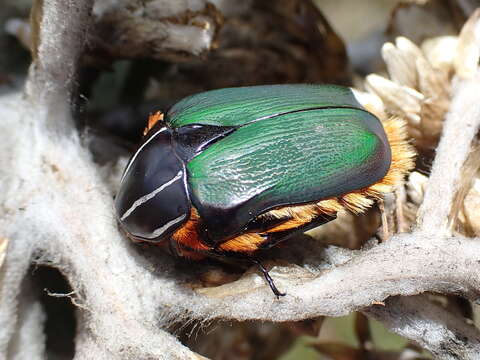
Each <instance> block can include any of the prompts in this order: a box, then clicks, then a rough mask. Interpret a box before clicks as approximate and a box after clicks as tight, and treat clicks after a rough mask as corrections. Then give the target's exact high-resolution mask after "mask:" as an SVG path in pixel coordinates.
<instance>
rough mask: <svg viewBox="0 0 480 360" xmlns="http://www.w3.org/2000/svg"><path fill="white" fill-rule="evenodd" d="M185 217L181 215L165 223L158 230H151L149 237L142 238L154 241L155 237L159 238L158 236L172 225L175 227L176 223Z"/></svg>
mask: <svg viewBox="0 0 480 360" xmlns="http://www.w3.org/2000/svg"><path fill="white" fill-rule="evenodd" d="M186 216H187V214H183V215H180V216H179V217H177V218H175V219H173V220H170V221H169V222H167V223H166V224H165V225H163V226H160V227H159V228H158V229H155V230H153V232H152V235H150V236H144V237H145V238H147V239H154V238H156V237H159V236H160V235H162V234H163V233H164V232H165V231H166V230H168V229H169V228H170V227H171V226H172V225H175V224H176V223H178V222H180V221H182V220H183V219H185V217H186Z"/></svg>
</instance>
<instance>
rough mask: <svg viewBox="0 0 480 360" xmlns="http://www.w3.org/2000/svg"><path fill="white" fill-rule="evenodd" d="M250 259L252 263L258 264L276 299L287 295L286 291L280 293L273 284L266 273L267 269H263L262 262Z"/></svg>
mask: <svg viewBox="0 0 480 360" xmlns="http://www.w3.org/2000/svg"><path fill="white" fill-rule="evenodd" d="M251 260H252V262H253V263H254V264H256V265H258V267H259V269H260V271H261V272H262V273H263V276H264V277H265V280H266V281H267V283H268V286H270V289H271V290H272V292H273V294H274V295H275V296H276V297H277V299H280V296H285V295H287V293H282V292H280V291H279V290H278V288H277V287H276V286H275V283H274V282H273V279H272V277H271V276H270V274H269V273H268V270H267V269H265V266H263V264H262V263H261V262H260V261H258V260H257V259H251Z"/></svg>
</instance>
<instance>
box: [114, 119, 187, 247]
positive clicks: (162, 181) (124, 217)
mask: <svg viewBox="0 0 480 360" xmlns="http://www.w3.org/2000/svg"><path fill="white" fill-rule="evenodd" d="M190 207H191V205H190V199H189V197H188V192H187V190H186V172H185V165H184V163H183V162H182V161H181V160H180V159H179V158H178V157H177V156H176V154H175V152H174V150H173V147H172V144H171V130H169V129H168V128H166V127H161V124H158V126H155V127H154V128H152V130H151V131H150V132H149V135H148V136H147V137H146V138H145V139H144V141H143V143H142V144H141V146H140V147H139V148H138V150H137V151H136V152H135V154H134V155H133V156H132V158H131V159H130V161H129V163H128V165H127V168H126V169H125V172H124V174H123V177H122V181H121V184H120V190H119V192H118V194H117V197H116V199H115V208H116V213H117V217H118V220H119V222H120V225H121V226H122V228H123V229H124V230H125V231H126V232H127V234H128V236H130V237H132V238H134V239H135V240H140V241H149V242H158V241H161V240H164V239H167V238H168V237H169V236H170V235H171V234H172V233H173V232H174V231H175V230H177V229H178V228H179V227H181V226H182V225H183V224H184V223H185V222H186V221H187V220H188V217H189V214H190Z"/></svg>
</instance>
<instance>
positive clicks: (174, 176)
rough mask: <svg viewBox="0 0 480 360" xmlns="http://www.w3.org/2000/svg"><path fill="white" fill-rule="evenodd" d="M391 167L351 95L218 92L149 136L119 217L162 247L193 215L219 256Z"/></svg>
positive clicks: (337, 91) (176, 110)
mask: <svg viewBox="0 0 480 360" xmlns="http://www.w3.org/2000/svg"><path fill="white" fill-rule="evenodd" d="M143 154H145V156H143ZM156 154H157V155H156ZM147 158H148V161H147ZM155 159H163V160H161V161H160V160H158V161H156V160H155ZM153 163H155V164H153ZM390 163H391V152H390V146H389V144H388V140H387V137H386V134H385V131H384V129H383V127H382V125H381V123H380V121H379V120H378V119H377V118H376V117H375V116H374V115H372V114H371V113H369V112H367V111H366V110H365V109H363V108H362V106H361V105H360V104H359V103H358V101H357V100H356V99H355V96H354V95H353V93H352V92H351V90H350V89H348V88H344V87H338V86H331V85H269V86H255V87H243V88H228V89H219V90H213V91H208V92H204V93H200V94H196V95H193V96H190V97H187V98H185V99H183V100H181V101H180V102H178V103H177V104H175V105H174V106H173V107H172V108H171V109H170V110H169V111H168V112H167V113H166V115H165V119H164V123H161V124H157V125H156V126H155V127H154V128H152V129H151V130H150V132H149V133H148V135H147V137H146V138H145V140H144V142H143V144H142V145H141V147H140V148H139V150H138V151H137V153H136V154H135V155H134V156H133V158H132V161H131V162H130V164H129V166H128V167H127V170H126V172H125V175H124V180H123V182H122V187H121V190H120V192H119V195H118V196H117V201H116V206H117V212H118V217H119V219H120V222H121V224H122V226H123V227H124V228H125V229H126V230H127V232H129V233H130V235H131V236H133V237H135V238H138V239H141V240H145V241H154V242H156V241H160V240H163V239H166V238H169V236H171V235H172V234H173V233H174V232H175V231H176V230H178V229H179V228H181V227H182V226H183V225H184V224H185V223H186V222H187V221H188V219H189V217H190V213H191V209H192V207H193V208H195V209H196V211H197V212H198V214H199V216H200V221H201V231H200V234H199V236H200V238H201V241H202V242H204V243H205V244H207V245H208V246H209V247H211V248H212V249H215V248H216V247H217V246H218V245H219V244H222V243H223V242H225V241H227V240H228V239H231V238H233V237H235V236H237V235H239V234H242V233H243V232H245V231H247V229H249V230H251V229H252V228H254V226H253V225H252V224H254V225H255V226H256V225H257V224H256V223H255V221H256V219H257V217H258V216H259V215H261V214H264V213H265V212H267V211H269V210H271V209H275V208H278V207H281V206H289V205H297V204H304V203H309V202H315V201H320V200H322V199H325V198H328V197H333V196H338V195H342V194H345V193H348V192H351V191H355V190H358V189H362V188H365V187H367V186H369V185H371V184H373V183H375V182H377V181H379V180H380V179H382V178H383V177H384V176H385V174H386V173H387V171H388V169H389V167H390ZM260 230H261V229H260Z"/></svg>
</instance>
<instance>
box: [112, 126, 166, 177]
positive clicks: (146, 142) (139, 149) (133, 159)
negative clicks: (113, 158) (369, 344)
mask: <svg viewBox="0 0 480 360" xmlns="http://www.w3.org/2000/svg"><path fill="white" fill-rule="evenodd" d="M165 130H167V128H166V127H163V128H161V129H160V130H158V131H157V132H156V133H155V134H153V135H152V136H151V137H150V139H148V140H147V141H145V142H144V143H143V144H142V146H140V147H139V148H138V150H137V152H136V153H135V154H134V155H133V156H132V158H131V159H130V162H129V163H128V165H127V168H126V169H125V171H124V173H123V176H122V180H120V183H122V182H123V179H124V178H125V175H127V173H128V170H130V168H131V167H132V164H133V162H134V161H135V159H136V158H137V156H138V154H140V151H142V149H143V148H144V147H145V146H147V144H148V143H149V142H150V141H152V140H153V139H154V138H155V137H156V136H157V135H158V134H160V133H162V132H164V131H165Z"/></svg>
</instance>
